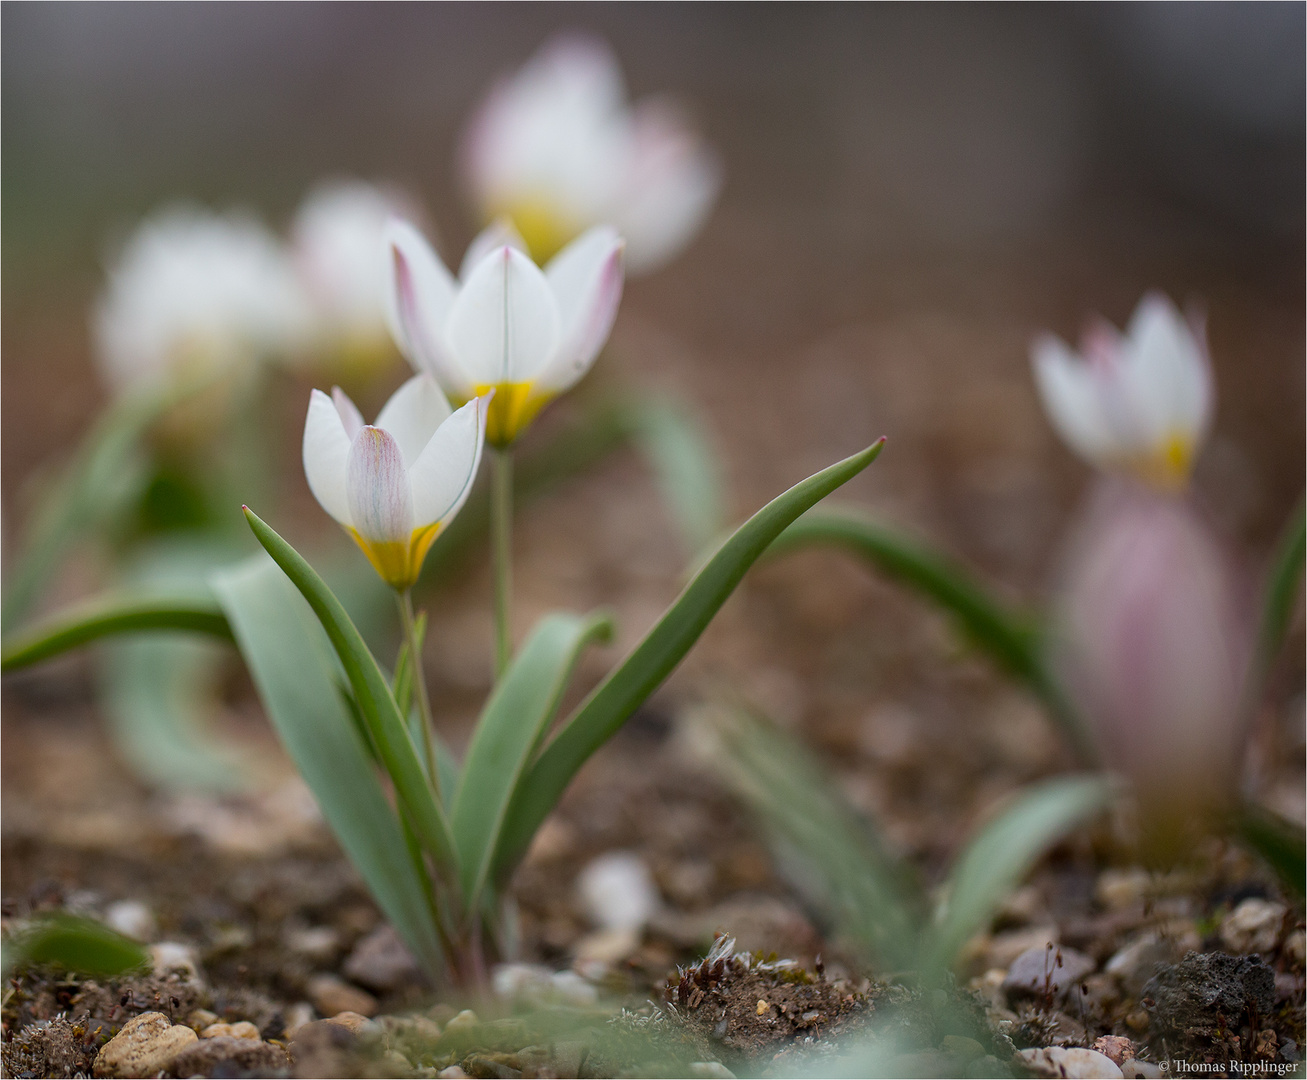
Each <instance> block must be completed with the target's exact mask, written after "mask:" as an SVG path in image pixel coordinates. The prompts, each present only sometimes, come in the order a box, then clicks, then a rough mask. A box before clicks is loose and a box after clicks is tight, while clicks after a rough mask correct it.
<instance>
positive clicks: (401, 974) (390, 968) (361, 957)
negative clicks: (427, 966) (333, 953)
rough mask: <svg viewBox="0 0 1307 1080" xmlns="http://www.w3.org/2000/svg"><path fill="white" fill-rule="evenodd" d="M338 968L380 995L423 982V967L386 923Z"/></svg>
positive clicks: (392, 928) (348, 976)
mask: <svg viewBox="0 0 1307 1080" xmlns="http://www.w3.org/2000/svg"><path fill="white" fill-rule="evenodd" d="M341 971H342V972H343V973H344V974H345V976H346V977H347V978H349V979H352V980H353V981H354V982H356V983H358V984H359V985H360V986H366V987H367V988H368V989H369V990H375V991H377V992H378V993H382V994H384V993H387V992H389V991H391V990H397V989H399V988H400V987H401V986H407V985H409V984H412V983H420V982H421V981H422V969H421V968H420V967H419V966H418V962H417V961H416V960H415V959H414V958H413V954H412V953H411V952H409V951H408V946H407V945H405V944H404V943H403V942H402V941H401V940H400V938H399V935H398V934H397V933H395V930H394V927H392V926H391V925H390V924H389V923H383V924H382V925H381V926H378V927H377V928H376V929H375V930H373V931H372V933H370V934H368V936H367V937H365V938H364V939H363V940H362V941H360V942H359V943H358V944H357V945H355V946H354V951H353V952H351V953H350V954H349V958H348V959H347V960H346V961H345V963H344V966H343V967H342V968H341Z"/></svg>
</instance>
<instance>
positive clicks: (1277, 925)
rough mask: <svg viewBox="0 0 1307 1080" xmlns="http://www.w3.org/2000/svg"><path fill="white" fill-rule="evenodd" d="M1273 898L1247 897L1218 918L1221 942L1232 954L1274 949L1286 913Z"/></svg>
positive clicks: (1285, 909)
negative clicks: (1227, 913) (1225, 914)
mask: <svg viewBox="0 0 1307 1080" xmlns="http://www.w3.org/2000/svg"><path fill="white" fill-rule="evenodd" d="M1288 910H1289V909H1288V908H1286V907H1285V906H1284V905H1283V904H1277V903H1275V902H1274V901H1273V900H1259V899H1257V898H1256V897H1249V898H1248V899H1247V900H1245V901H1244V902H1243V903H1241V904H1240V905H1239V906H1238V907H1237V908H1235V909H1234V910H1233V911H1232V912H1230V914H1229V915H1227V916H1226V917H1225V918H1224V919H1223V920H1222V921H1221V930H1220V937H1221V944H1222V945H1224V946H1225V947H1226V948H1227V949H1229V950H1230V951H1231V952H1233V953H1265V952H1270V951H1271V950H1273V949H1274V948H1275V946H1276V945H1277V944H1279V941H1280V931H1281V930H1282V929H1283V927H1284V916H1285V914H1286V913H1287V912H1288Z"/></svg>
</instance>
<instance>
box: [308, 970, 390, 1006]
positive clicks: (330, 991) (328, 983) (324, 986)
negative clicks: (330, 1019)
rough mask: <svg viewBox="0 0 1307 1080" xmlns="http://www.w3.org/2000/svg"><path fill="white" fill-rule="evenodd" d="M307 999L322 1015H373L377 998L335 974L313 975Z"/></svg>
mask: <svg viewBox="0 0 1307 1080" xmlns="http://www.w3.org/2000/svg"><path fill="white" fill-rule="evenodd" d="M307 990H308V994H309V1000H310V1001H311V1002H313V1007H314V1008H315V1009H317V1010H318V1012H320V1013H321V1014H322V1015H323V1016H335V1015H336V1014H337V1013H343V1012H354V1013H361V1014H362V1015H363V1016H375V1015H376V1012H377V999H376V998H374V997H373V996H372V995H371V994H369V993H368V992H367V991H366V990H360V989H359V988H358V987H357V986H351V985H350V984H349V983H347V982H346V981H345V980H344V979H342V978H340V977H339V976H336V975H325V974H324V975H314V976H313V978H311V979H310V980H309V984H308V987H307Z"/></svg>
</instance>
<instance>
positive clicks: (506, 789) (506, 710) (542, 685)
mask: <svg viewBox="0 0 1307 1080" xmlns="http://www.w3.org/2000/svg"><path fill="white" fill-rule="evenodd" d="M611 636H612V621H611V620H610V619H609V618H608V617H607V616H606V615H590V616H587V617H584V618H582V617H580V616H577V615H568V614H564V613H557V614H553V615H547V616H546V617H545V618H544V619H542V620H541V621H540V622H539V623H538V624H537V625H536V627H535V629H534V630H533V631H532V632H531V636H530V637H529V638H527V641H526V644H525V645H523V646H522V648H521V650H520V651H519V652H518V654H517V656H515V657H514V658H513V661H512V663H511V664H510V665H509V667H508V670H507V671H506V672H504V675H503V678H501V679H500V680H499V683H498V685H496V687H495V692H494V693H493V694H492V695H491V697H490V700H489V701H488V702H487V703H486V707H485V709H484V711H483V712H482V713H481V719H480V720H479V721H478V722H477V727H476V730H475V731H474V732H473V734H472V742H471V745H469V747H468V751H467V758H466V760H465V761H464V763H463V771H462V775H461V776H460V778H459V784H458V791H457V792H456V793H455V795H454V808H453V811H452V813H451V815H450V816H451V819H452V826H453V830H454V838H455V840H456V842H457V843H458V848H459V859H460V863H461V865H462V868H463V893H464V897H465V900H466V904H467V907H468V910H469V911H473V910H476V909H477V908H478V906H479V904H480V900H481V893H482V890H483V889H484V888H485V886H486V883H487V881H488V879H489V876H490V871H491V861H492V858H493V856H494V852H495V846H496V842H497V840H498V838H499V831H500V829H501V828H502V826H503V823H504V817H505V815H506V814H507V813H508V807H509V802H510V800H511V798H512V796H513V792H514V790H515V789H516V788H517V786H518V784H519V783H520V782H521V779H522V774H523V772H524V770H525V769H526V767H527V765H528V763H529V762H530V759H531V756H532V755H533V754H534V753H535V751H536V748H537V747H538V746H539V745H540V741H541V740H542V739H543V738H544V736H545V732H546V731H547V730H548V729H549V725H550V723H551V722H552V721H553V719H554V715H555V714H556V713H557V711H558V705H559V702H560V700H561V699H562V696H563V692H564V691H565V690H566V689H567V684H568V682H569V681H570V680H571V677H572V671H573V669H574V668H575V667H576V662H577V659H578V658H579V657H580V654H581V650H582V649H583V648H584V647H585V646H586V644H587V643H588V642H590V641H596V640H600V641H604V640H607V639H608V638H609V637H611Z"/></svg>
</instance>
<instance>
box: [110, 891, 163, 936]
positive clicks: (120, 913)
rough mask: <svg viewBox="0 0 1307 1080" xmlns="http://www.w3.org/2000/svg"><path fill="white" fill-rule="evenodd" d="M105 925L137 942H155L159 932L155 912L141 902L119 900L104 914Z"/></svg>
mask: <svg viewBox="0 0 1307 1080" xmlns="http://www.w3.org/2000/svg"><path fill="white" fill-rule="evenodd" d="M104 922H105V925H106V926H108V927H110V928H111V929H113V930H117V931H118V933H120V934H125V935H127V937H129V938H135V939H136V940H137V941H153V940H154V936H155V935H156V934H157V933H158V932H159V926H158V923H157V922H156V921H155V918H154V912H153V911H151V910H150V907H149V905H148V904H145V903H142V902H141V901H140V900H118V901H116V902H115V903H112V904H110V905H109V907H108V908H107V909H106V910H105V913H104Z"/></svg>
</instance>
